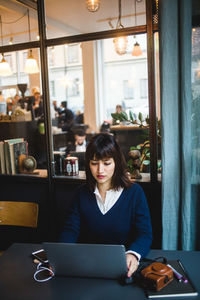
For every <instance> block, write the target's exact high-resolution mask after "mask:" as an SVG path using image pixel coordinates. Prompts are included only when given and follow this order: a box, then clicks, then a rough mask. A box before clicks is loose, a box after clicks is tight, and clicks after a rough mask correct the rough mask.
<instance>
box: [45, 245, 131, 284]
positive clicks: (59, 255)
mask: <svg viewBox="0 0 200 300" xmlns="http://www.w3.org/2000/svg"><path fill="white" fill-rule="evenodd" d="M43 246H44V249H45V252H46V254H47V258H48V260H49V263H50V265H51V266H52V267H53V270H54V273H55V275H56V276H70V277H92V278H110V279H119V278H121V277H124V276H126V274H127V265H126V255H125V247H124V246H123V245H101V244H68V243H43Z"/></svg>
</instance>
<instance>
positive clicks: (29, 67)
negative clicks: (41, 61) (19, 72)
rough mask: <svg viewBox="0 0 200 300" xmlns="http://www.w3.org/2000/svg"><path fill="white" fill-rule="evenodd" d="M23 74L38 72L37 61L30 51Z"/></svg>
mask: <svg viewBox="0 0 200 300" xmlns="http://www.w3.org/2000/svg"><path fill="white" fill-rule="evenodd" d="M24 72H25V73H28V74H35V73H38V72H39V68H38V64H37V60H36V59H35V58H34V57H33V55H32V50H30V51H29V55H28V57H27V60H26V63H25V67H24Z"/></svg>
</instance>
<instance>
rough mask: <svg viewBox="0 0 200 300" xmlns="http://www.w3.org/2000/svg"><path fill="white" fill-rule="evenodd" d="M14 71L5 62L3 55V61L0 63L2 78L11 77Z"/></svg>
mask: <svg viewBox="0 0 200 300" xmlns="http://www.w3.org/2000/svg"><path fill="white" fill-rule="evenodd" d="M10 75H12V71H11V69H10V65H9V63H8V62H7V61H6V60H5V58H4V54H3V53H2V60H1V62H0V76H10Z"/></svg>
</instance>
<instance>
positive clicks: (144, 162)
mask: <svg viewBox="0 0 200 300" xmlns="http://www.w3.org/2000/svg"><path fill="white" fill-rule="evenodd" d="M142 163H143V165H145V166H148V165H149V164H150V161H149V160H143V162H142Z"/></svg>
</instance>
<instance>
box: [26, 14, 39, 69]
mask: <svg viewBox="0 0 200 300" xmlns="http://www.w3.org/2000/svg"><path fill="white" fill-rule="evenodd" d="M27 14H28V32H29V42H30V41H31V30H30V16H29V9H28V11H27ZM24 72H25V73H28V74H35V73H38V72H39V68H38V64H37V60H36V59H35V58H34V57H33V54H32V49H30V50H29V54H28V57H27V59H26V63H25V67H24Z"/></svg>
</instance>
